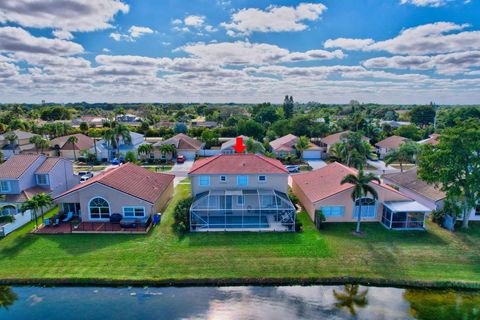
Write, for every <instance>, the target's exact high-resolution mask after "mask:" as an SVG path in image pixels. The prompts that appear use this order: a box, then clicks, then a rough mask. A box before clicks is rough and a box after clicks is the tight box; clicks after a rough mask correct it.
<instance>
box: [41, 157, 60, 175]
mask: <svg viewBox="0 0 480 320" xmlns="http://www.w3.org/2000/svg"><path fill="white" fill-rule="evenodd" d="M60 160H62V158H59V157H54V158H53V157H52V158H47V159H46V160H45V161H44V162H43V163H42V164H41V165H40V167H38V169H37V170H36V171H35V173H48V172H50V171H51V170H52V169H53V167H55V165H56V164H57V163H59V162H60Z"/></svg>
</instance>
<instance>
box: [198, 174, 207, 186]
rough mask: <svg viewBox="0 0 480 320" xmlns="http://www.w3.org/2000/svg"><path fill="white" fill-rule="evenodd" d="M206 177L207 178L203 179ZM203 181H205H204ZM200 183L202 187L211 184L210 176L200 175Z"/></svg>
mask: <svg viewBox="0 0 480 320" xmlns="http://www.w3.org/2000/svg"><path fill="white" fill-rule="evenodd" d="M203 179H205V180H203ZM202 181H203V182H202ZM198 185H199V186H200V187H208V186H210V176H199V177H198Z"/></svg>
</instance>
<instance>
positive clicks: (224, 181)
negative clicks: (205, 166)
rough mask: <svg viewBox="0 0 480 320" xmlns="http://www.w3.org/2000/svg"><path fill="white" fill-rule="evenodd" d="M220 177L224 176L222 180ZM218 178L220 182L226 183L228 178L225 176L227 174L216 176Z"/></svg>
mask: <svg viewBox="0 0 480 320" xmlns="http://www.w3.org/2000/svg"><path fill="white" fill-rule="evenodd" d="M222 178H224V179H225V180H222ZM218 180H219V181H220V183H227V181H228V178H227V176H225V175H222V176H220V177H219V178H218Z"/></svg>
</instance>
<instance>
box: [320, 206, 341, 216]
mask: <svg viewBox="0 0 480 320" xmlns="http://www.w3.org/2000/svg"><path fill="white" fill-rule="evenodd" d="M327 208H329V211H328V212H326V211H327V210H326V209H327ZM332 208H336V209H337V208H341V213H342V214H331V211H332ZM320 209H321V210H322V213H323V214H324V216H325V218H334V217H344V216H345V206H324V207H321V208H320Z"/></svg>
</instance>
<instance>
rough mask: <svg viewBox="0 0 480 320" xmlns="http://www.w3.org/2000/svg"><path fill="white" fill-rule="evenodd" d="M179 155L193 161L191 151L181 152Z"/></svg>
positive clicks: (193, 157)
mask: <svg viewBox="0 0 480 320" xmlns="http://www.w3.org/2000/svg"><path fill="white" fill-rule="evenodd" d="M178 154H179V155H183V156H184V157H185V159H187V160H195V152H193V151H182V152H179V153H178Z"/></svg>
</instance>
